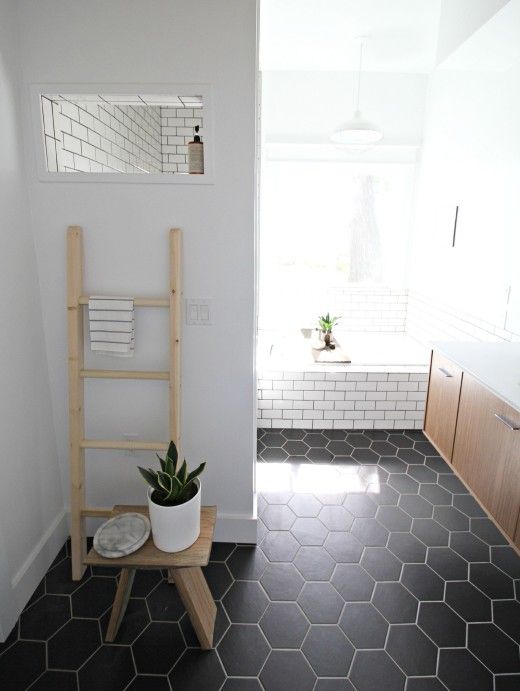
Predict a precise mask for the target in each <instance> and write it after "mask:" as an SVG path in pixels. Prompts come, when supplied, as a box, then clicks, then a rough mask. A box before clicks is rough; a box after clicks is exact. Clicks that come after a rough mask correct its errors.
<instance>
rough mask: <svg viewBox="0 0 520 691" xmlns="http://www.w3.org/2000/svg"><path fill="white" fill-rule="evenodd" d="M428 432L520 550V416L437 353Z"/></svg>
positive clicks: (432, 363)
mask: <svg viewBox="0 0 520 691" xmlns="http://www.w3.org/2000/svg"><path fill="white" fill-rule="evenodd" d="M424 432H425V434H426V436H427V437H428V438H429V439H430V441H431V442H432V443H433V444H434V445H435V446H436V447H437V449H438V450H439V452H440V453H441V455H442V456H443V458H444V459H445V460H447V461H449V462H450V463H452V465H453V468H454V470H455V471H456V472H457V473H458V475H459V476H460V477H461V478H462V480H464V481H465V482H466V484H467V485H468V487H469V488H470V489H471V490H472V492H473V493H474V494H475V496H476V497H477V499H479V501H480V502H481V503H482V505H483V506H484V507H485V508H486V509H487V511H488V512H489V513H490V515H491V516H492V517H493V518H494V519H495V521H496V523H497V524H498V525H499V526H500V527H501V528H502V530H503V531H504V533H505V534H506V535H507V536H508V537H509V538H510V539H511V541H512V542H513V543H514V544H515V545H516V546H517V547H518V548H520V410H517V409H515V408H513V407H512V406H510V405H508V404H507V403H505V402H504V401H503V400H502V399H501V398H500V397H499V396H497V395H495V394H494V393H492V392H491V391H490V390H489V389H488V388H487V387H485V386H484V385H483V384H481V383H480V382H479V381H478V380H477V379H476V378H475V377H473V376H471V375H469V374H468V373H467V372H463V371H462V369H461V368H459V367H458V366H456V365H455V364H453V363H452V362H450V360H448V359H447V358H445V357H444V356H443V355H441V354H439V353H437V352H434V353H433V354H432V360H431V369H430V383H429V388H428V399H427V404H426V415H425V424H424Z"/></svg>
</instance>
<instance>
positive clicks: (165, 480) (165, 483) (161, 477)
mask: <svg viewBox="0 0 520 691" xmlns="http://www.w3.org/2000/svg"><path fill="white" fill-rule="evenodd" d="M157 481H158V483H159V485H160V487H161V490H162V491H163V492H164V493H165V494H166V495H167V496H168V495H170V494H171V491H172V477H171V475H168V474H167V473H165V472H163V471H162V470H158V471H157Z"/></svg>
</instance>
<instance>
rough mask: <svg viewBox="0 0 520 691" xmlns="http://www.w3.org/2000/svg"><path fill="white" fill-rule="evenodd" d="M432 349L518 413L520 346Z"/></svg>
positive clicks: (444, 346) (468, 345) (444, 345)
mask: <svg viewBox="0 0 520 691" xmlns="http://www.w3.org/2000/svg"><path fill="white" fill-rule="evenodd" d="M433 349H434V350H437V351H439V352H440V353H441V354H442V355H444V356H445V357H447V358H448V360H451V361H452V362H454V363H455V364H456V365H458V366H459V367H460V368H461V369H462V370H463V371H464V372H467V373H468V374H471V375H472V376H473V377H475V379H477V380H478V381H480V382H481V383H482V384H484V386H486V387H487V388H488V389H490V390H491V391H492V392H493V393H495V394H496V395H497V396H499V398H502V399H503V400H504V401H506V403H508V404H509V405H511V406H513V408H516V409H517V410H520V343H504V342H501V343H463V342H456V341H450V342H440V343H434V344H433Z"/></svg>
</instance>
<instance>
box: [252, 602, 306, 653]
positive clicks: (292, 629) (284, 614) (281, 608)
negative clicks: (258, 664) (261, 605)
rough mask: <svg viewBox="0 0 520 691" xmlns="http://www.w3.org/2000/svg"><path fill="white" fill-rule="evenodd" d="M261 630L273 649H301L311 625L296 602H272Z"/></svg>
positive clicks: (262, 622) (262, 620)
mask: <svg viewBox="0 0 520 691" xmlns="http://www.w3.org/2000/svg"><path fill="white" fill-rule="evenodd" d="M260 628H261V629H262V631H263V632H264V635H265V637H266V638H267V640H268V641H269V644H270V646H271V647H272V648H300V646H301V644H302V641H303V639H304V638H305V634H306V633H307V630H308V628H309V623H308V621H307V619H306V618H305V616H304V614H303V613H302V611H301V609H300V608H299V607H298V605H297V604H296V603H295V602H272V603H271V604H270V605H269V607H268V608H267V610H266V611H265V613H264V615H263V617H262V618H261V619H260Z"/></svg>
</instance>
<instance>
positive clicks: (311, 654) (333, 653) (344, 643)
mask: <svg viewBox="0 0 520 691" xmlns="http://www.w3.org/2000/svg"><path fill="white" fill-rule="evenodd" d="M302 652H303V654H304V655H305V657H306V658H307V660H308V662H309V663H310V665H311V667H312V668H313V670H314V672H315V673H316V674H317V675H318V676H322V677H346V676H347V674H348V671H349V668H350V663H351V661H352V658H353V656H354V647H353V646H352V644H351V643H350V642H349V641H348V640H347V638H346V637H345V634H344V633H343V631H342V630H341V629H340V628H339V626H313V627H312V628H311V630H310V631H309V633H308V635H307V636H306V638H305V643H304V644H303V645H302Z"/></svg>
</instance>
